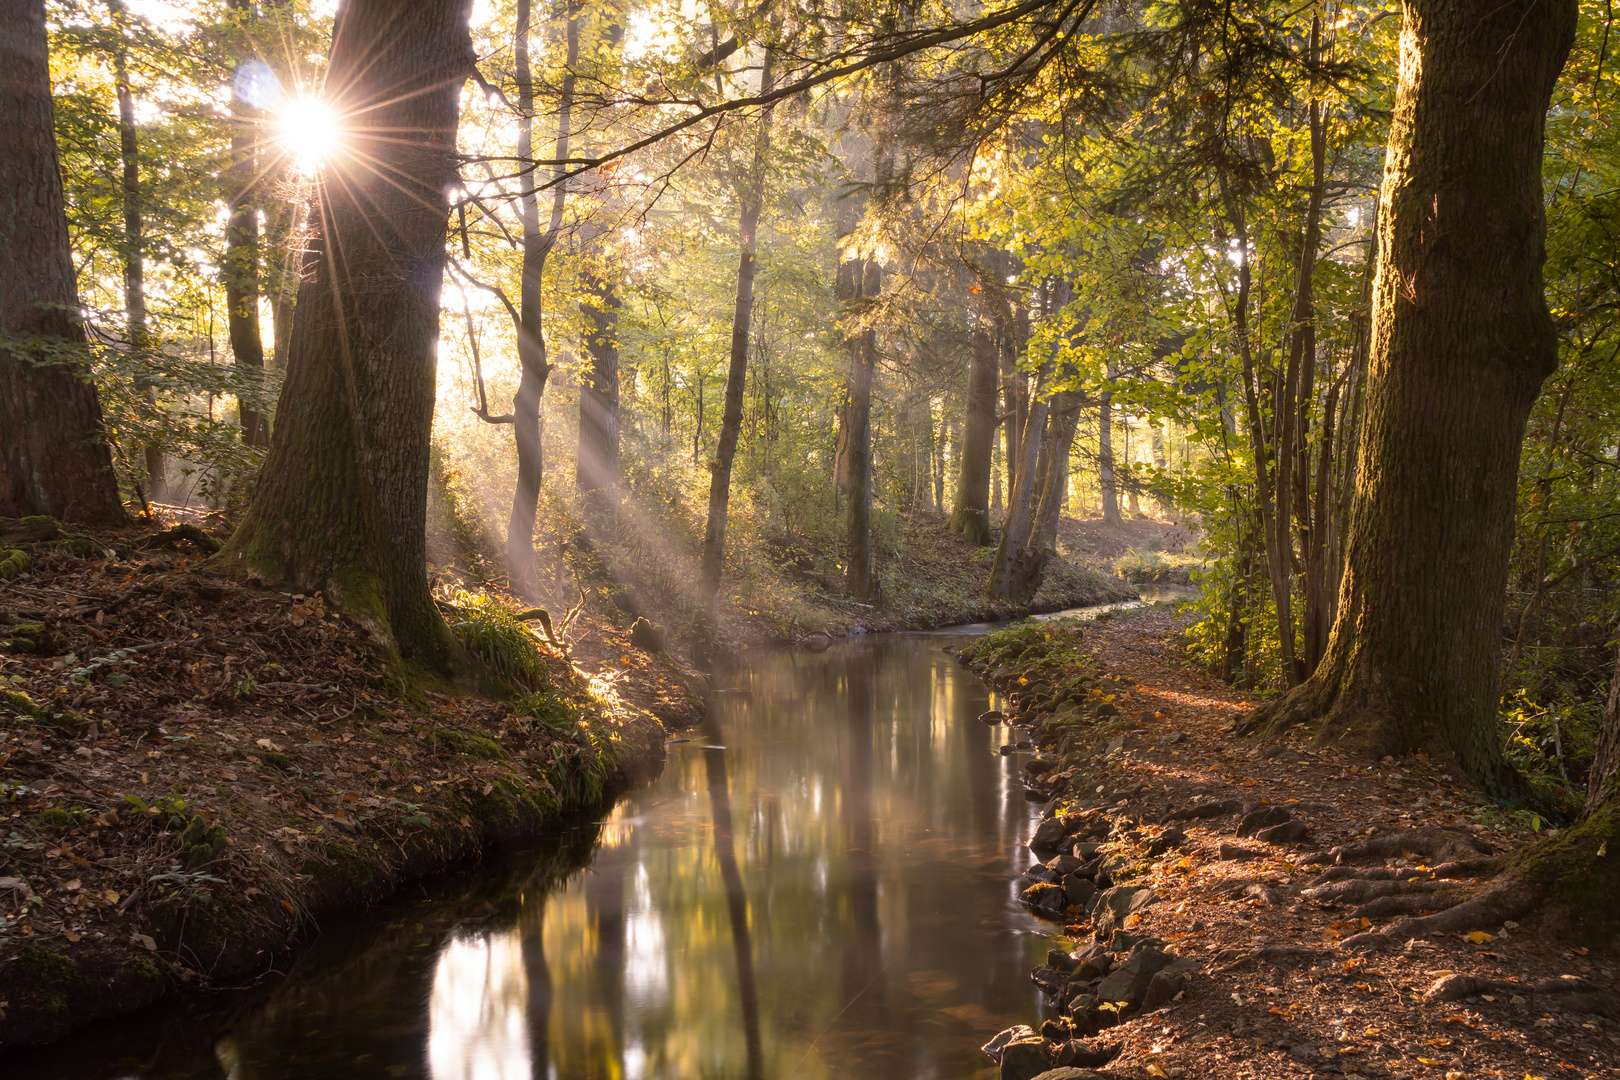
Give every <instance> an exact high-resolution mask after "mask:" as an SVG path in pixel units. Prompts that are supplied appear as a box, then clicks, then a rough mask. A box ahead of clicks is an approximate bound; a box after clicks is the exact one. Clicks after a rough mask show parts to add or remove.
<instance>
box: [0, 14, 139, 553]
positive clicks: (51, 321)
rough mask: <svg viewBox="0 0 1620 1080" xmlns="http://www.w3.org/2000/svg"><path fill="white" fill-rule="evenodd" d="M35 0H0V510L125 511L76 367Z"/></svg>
mask: <svg viewBox="0 0 1620 1080" xmlns="http://www.w3.org/2000/svg"><path fill="white" fill-rule="evenodd" d="M78 310H79V292H78V287H77V284H76V283H75V279H74V276H73V257H72V253H71V250H70V249H69V246H68V227H67V214H66V212H65V210H64V207H63V202H62V174H61V171H60V169H59V167H58V164H57V156H56V129H55V126H54V122H53V119H52V115H51V77H50V67H49V63H48V58H47V46H46V38H45V5H44V4H43V3H28V2H19V3H7V4H4V5H0V514H3V515H5V516H7V517H23V516H26V515H29V514H49V515H50V516H52V517H56V518H61V519H63V520H65V521H77V522H83V523H85V524H105V523H114V522H119V521H122V520H124V516H125V515H124V509H123V507H122V506H121V505H120V504H119V501H118V482H117V479H116V478H115V477H114V475H113V470H112V454H111V453H110V452H109V450H108V448H107V443H106V441H105V439H104V438H103V436H102V426H101V403H100V401H99V400H98V398H97V396H96V389H95V386H94V384H92V383H91V382H90V381H89V380H88V379H87V378H86V377H85V376H86V371H85V368H84V359H85V357H84V355H83V353H82V352H81V351H80V350H81V349H82V346H83V343H84V328H83V326H82V325H81V324H80V323H79V318H78V314H77V313H78Z"/></svg>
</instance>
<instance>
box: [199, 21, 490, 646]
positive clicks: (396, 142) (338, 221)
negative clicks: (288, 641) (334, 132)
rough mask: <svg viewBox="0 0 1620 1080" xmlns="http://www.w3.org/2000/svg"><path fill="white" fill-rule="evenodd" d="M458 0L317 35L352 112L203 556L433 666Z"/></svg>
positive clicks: (460, 54) (463, 35) (440, 632)
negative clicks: (220, 518)
mask: <svg viewBox="0 0 1620 1080" xmlns="http://www.w3.org/2000/svg"><path fill="white" fill-rule="evenodd" d="M471 3H472V0H422V2H421V3H416V4H411V5H408V6H404V7H401V6H397V5H394V4H390V3H386V2H385V0H350V2H349V3H348V4H347V5H345V7H344V8H343V9H342V12H341V14H340V16H339V18H338V20H337V23H336V25H335V26H334V28H333V38H332V50H331V56H330V62H329V72H328V79H327V86H328V87H329V88H332V92H333V93H334V94H335V95H336V96H337V100H335V101H334V103H333V104H334V107H335V108H336V109H337V110H338V113H339V115H341V116H347V117H354V118H361V119H360V120H359V121H358V122H357V123H355V124H354V126H353V127H351V128H350V129H349V130H348V131H346V132H345V134H344V141H345V145H344V147H343V149H342V150H341V151H340V152H339V153H338V154H337V155H336V156H335V157H334V158H333V159H332V160H331V161H329V162H328V163H327V164H326V166H325V169H324V172H323V175H322V176H321V177H320V178H319V179H318V181H317V185H316V196H315V199H316V206H315V210H314V211H313V213H312V214H311V228H312V232H313V233H314V235H313V237H312V239H311V244H310V249H309V252H308V255H307V256H306V261H305V266H304V274H303V281H304V283H303V285H302V287H301V288H300V289H299V294H298V308H297V313H296V315H295V316H294V326H293V336H292V343H291V347H290V350H289V352H290V356H289V362H288V366H287V381H286V385H285V387H284V388H283V390H282V395H281V405H280V409H279V416H280V422H279V423H278V424H277V430H276V437H275V440H274V444H273V445H272V446H271V449H270V455H269V458H268V460H267V461H266V462H265V467H264V469H263V471H262V472H261V474H260V477H259V483H258V487H257V489H256V490H255V491H254V493H253V498H252V501H251V502H250V503H249V505H248V511H247V515H246V517H245V519H244V520H243V522H242V526H241V528H239V529H238V530H237V532H236V535H235V536H233V537H232V538H231V541H230V543H229V544H227V545H226V547H225V550H224V551H222V552H221V553H220V555H219V559H220V561H221V562H222V563H223V564H225V565H227V566H231V567H235V568H237V569H239V570H240V571H242V572H244V573H246V574H247V575H249V576H250V577H253V578H257V579H260V580H262V581H266V582H269V583H273V584H276V585H279V586H280V587H282V588H284V589H290V590H293V591H302V592H310V591H314V590H317V589H319V590H323V591H325V592H326V593H327V595H328V597H329V598H330V600H331V601H332V602H333V603H334V604H335V605H336V606H338V607H341V608H342V609H343V610H345V611H347V612H349V613H350V614H351V615H353V616H354V617H355V618H356V619H358V620H359V621H360V622H361V623H362V624H364V625H365V626H366V627H367V628H368V629H369V630H370V631H371V632H372V633H373V634H375V635H376V636H377V637H378V638H379V639H381V640H382V641H383V642H385V643H390V644H393V645H395V646H396V647H397V648H398V650H399V653H400V654H401V655H403V656H405V657H407V658H415V659H420V660H423V661H426V662H428V663H432V664H442V663H444V662H445V661H447V659H448V656H449V637H448V634H447V632H446V630H445V626H444V622H443V620H442V619H440V617H439V615H438V613H437V611H436V610H435V608H434V606H433V599H432V597H431V595H430V594H429V592H428V583H427V545H426V512H427V484H428V471H429V461H428V448H429V436H430V433H431V429H432V424H433V403H434V376H435V355H434V354H435V346H436V343H437V340H438V328H439V291H440V287H441V285H442V282H443V276H444V264H445V245H444V239H445V224H446V218H447V216H448V213H449V202H448V193H449V192H450V191H451V190H453V189H454V187H455V185H456V184H457V183H458V177H457V173H456V154H455V151H456V123H457V119H458V115H459V106H460V96H461V85H462V83H463V82H464V81H465V79H466V77H467V75H468V73H469V71H470V70H471V64H472V51H471V43H470V42H469V40H468V34H467V19H468V13H469V9H470V7H471ZM362 125H363V126H362Z"/></svg>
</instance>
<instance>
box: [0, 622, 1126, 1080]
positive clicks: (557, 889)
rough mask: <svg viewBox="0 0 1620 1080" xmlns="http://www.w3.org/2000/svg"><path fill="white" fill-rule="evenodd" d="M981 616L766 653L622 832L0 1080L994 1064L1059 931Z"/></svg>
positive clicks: (340, 935)
mask: <svg viewBox="0 0 1620 1080" xmlns="http://www.w3.org/2000/svg"><path fill="white" fill-rule="evenodd" d="M1120 606H1121V605H1107V606H1106V607H1108V608H1109V609H1116V608H1118V607H1120ZM1130 606H1139V605H1130ZM987 629H990V627H989V626H985V625H980V626H971V627H960V628H956V629H953V630H948V631H936V632H933V633H900V634H880V635H872V636H869V637H865V638H854V639H847V640H844V641H840V642H837V643H835V644H834V645H832V647H831V648H829V649H827V650H826V651H824V652H820V653H816V652H812V651H809V650H806V649H795V650H787V651H770V652H766V651H760V652H759V653H757V654H749V655H748V657H747V658H746V659H745V660H741V661H739V662H737V663H736V664H734V666H732V667H730V668H729V669H728V670H726V671H725V672H723V673H722V675H721V676H720V678H719V680H718V682H719V685H720V686H721V687H722V688H723V689H722V690H721V692H720V693H718V694H717V695H716V698H717V700H716V704H715V707H714V708H713V710H712V712H711V714H710V717H709V719H708V721H707V722H706V723H705V724H704V725H703V726H701V727H700V728H697V729H694V730H691V731H688V732H685V733H682V736H683V737H677V738H675V739H674V740H673V741H672V742H671V744H670V746H669V757H668V762H667V764H666V766H665V768H664V771H663V773H662V775H661V776H660V777H659V778H658V779H657V780H656V781H654V782H653V783H651V784H650V785H648V786H646V787H644V788H642V789H640V790H637V791H634V792H632V793H631V794H629V795H627V796H626V797H625V798H624V799H622V800H621V801H620V802H619V803H618V805H617V806H616V807H615V808H614V809H613V810H612V812H611V813H610V814H608V815H607V816H606V818H605V819H603V820H600V821H583V822H580V823H578V824H577V825H576V826H575V827H574V828H572V829H571V830H568V831H567V832H565V833H563V834H559V835H553V836H550V837H547V838H545V839H543V840H542V841H540V842H538V843H537V844H536V845H534V846H532V847H529V848H527V849H524V850H507V851H504V852H501V853H498V854H497V855H494V856H492V857H491V858H489V859H486V860H485V862H484V863H483V864H481V865H480V866H479V867H478V868H477V869H476V870H471V871H467V872H464V873H462V874H459V875H454V876H451V877H448V878H441V879H439V880H437V881H432V882H428V883H424V884H420V885H417V886H413V887H411V888H407V889H406V890H405V891H403V892H402V893H401V894H400V896H399V898H397V899H396V900H395V901H393V902H391V903H389V904H387V905H384V906H382V907H380V908H377V909H374V910H372V911H370V912H367V913H363V914H358V915H353V916H348V917H344V918H339V919H328V920H326V921H325V922H324V923H323V925H322V926H321V928H320V931H319V935H318V938H317V939H316V940H315V941H313V942H312V943H311V944H309V945H307V946H306V947H304V948H302V949H300V950H298V951H297V952H296V953H294V954H293V955H291V956H284V957H281V958H279V959H277V960H276V961H275V962H274V965H273V966H272V964H271V962H270V961H269V960H268V959H267V961H266V967H267V974H266V976H265V977H264V978H263V979H262V980H261V981H260V983H259V985H258V986H257V987H255V988H252V989H248V990H236V991H227V992H223V993H218V994H214V995H211V996H206V997H202V998H198V997H196V996H191V997H188V998H187V999H185V1000H183V1001H181V1000H171V1001H169V1002H165V1003H163V1004H159V1005H157V1006H154V1007H152V1008H150V1009H148V1010H146V1011H144V1012H140V1013H136V1014H134V1015H132V1016H130V1017H128V1018H125V1019H123V1020H119V1021H114V1022H109V1023H104V1024H102V1025H99V1026H96V1027H92V1028H89V1029H86V1030H85V1031H84V1032H82V1033H81V1034H80V1035H78V1036H76V1037H74V1038H72V1039H69V1040H67V1041H66V1042H65V1043H63V1044H59V1045H56V1046H51V1047H47V1048H43V1049H41V1050H38V1051H33V1052H31V1053H29V1054H27V1055H25V1056H21V1057H19V1058H16V1059H13V1060H12V1061H11V1062H10V1063H9V1066H8V1075H9V1076H11V1077H13V1078H14V1080H23V1078H34V1077H39V1078H44V1077H47V1076H51V1077H58V1076H65V1075H72V1076H76V1077H83V1078H108V1080H111V1078H114V1077H118V1078H126V1077H128V1078H135V1077H139V1078H143V1080H146V1078H150V1080H159V1078H163V1080H180V1078H192V1077H197V1078H201V1077H228V1078H230V1080H269V1078H280V1077H298V1078H300V1080H319V1078H326V1077H333V1078H336V1077H355V1078H360V1077H387V1078H402V1077H431V1078H434V1080H452V1078H453V1080H461V1078H469V1080H470V1078H474V1077H476V1078H480V1080H486V1078H515V1077H559V1078H561V1077H566V1078H587V1077H589V1078H595V1077H602V1078H609V1077H625V1078H627V1080H633V1078H636V1077H677V1076H680V1077H697V1076H708V1077H771V1078H773V1080H778V1078H780V1080H786V1078H789V1077H802V1078H805V1080H813V1078H820V1077H852V1078H853V1077H861V1078H866V1077H880V1076H881V1077H888V1076H894V1077H900V1076H904V1077H933V1078H941V1080H943V1078H948V1077H969V1076H977V1075H981V1074H984V1073H985V1072H986V1070H987V1068H988V1069H993V1068H994V1066H993V1064H992V1063H991V1062H990V1061H989V1060H988V1059H987V1058H986V1057H985V1055H984V1054H983V1053H981V1052H980V1050H979V1046H980V1044H982V1043H983V1042H984V1041H985V1040H986V1039H987V1038H989V1037H990V1036H991V1035H993V1034H994V1033H995V1032H997V1031H998V1030H1001V1029H1003V1028H1006V1027H1007V1026H1009V1025H1010V1024H1013V1023H1018V1022H1023V1021H1028V1020H1030V1019H1031V1018H1032V1017H1035V1016H1037V1015H1038V1014H1039V1013H1040V1010H1041V1004H1040V994H1039V992H1038V991H1037V989H1036V988H1035V986H1034V985H1032V984H1031V982H1030V980H1029V976H1028V972H1029V969H1030V968H1031V967H1032V966H1033V965H1035V964H1037V963H1039V962H1040V960H1041V958H1042V957H1044V956H1045V954H1046V951H1047V950H1048V948H1050V947H1052V945H1053V942H1054V939H1053V937H1052V934H1053V932H1054V931H1055V930H1057V928H1056V927H1053V926H1052V925H1051V924H1049V923H1042V922H1040V921H1039V920H1037V919H1035V918H1034V917H1032V916H1031V915H1030V914H1029V913H1028V912H1027V911H1026V909H1024V908H1023V907H1022V906H1020V905H1019V904H1018V902H1017V886H1016V885H1015V884H1014V882H1013V880H1012V879H1013V875H1014V874H1015V873H1016V867H1015V864H1017V865H1019V866H1021V865H1022V862H1023V861H1027V856H1026V855H1023V854H1022V853H1021V849H1022V845H1023V842H1024V841H1025V840H1026V839H1027V838H1028V836H1029V835H1030V832H1031V830H1032V828H1033V826H1034V825H1035V824H1036V823H1038V821H1039V811H1040V804H1038V803H1031V802H1029V801H1028V800H1027V799H1026V798H1025V792H1024V788H1023V786H1022V785H1021V783H1020V782H1019V777H1018V768H1019V764H1020V762H1021V760H1023V755H1012V754H1002V753H1000V752H999V744H1000V743H1003V742H1005V741H1007V740H1009V739H1012V738H1016V737H1017V736H1015V735H1014V734H1012V729H1010V728H1007V727H1003V726H987V725H985V724H983V723H981V722H979V720H978V719H977V717H978V716H979V714H981V713H982V712H984V711H986V710H989V709H994V708H998V707H999V702H998V699H997V696H996V695H995V694H994V693H993V692H992V691H990V690H988V689H987V688H986V687H985V686H984V685H983V684H982V683H980V682H979V681H978V680H977V679H976V678H974V676H973V675H972V674H970V673H969V672H967V671H965V670H963V669H962V668H961V667H959V666H958V665H957V663H956V661H955V660H954V659H953V657H952V656H951V655H949V654H948V653H947V652H946V649H947V647H951V646H954V645H959V644H962V643H963V642H965V641H966V640H967V638H968V637H969V636H971V635H974V634H978V633H982V632H984V631H985V630H987Z"/></svg>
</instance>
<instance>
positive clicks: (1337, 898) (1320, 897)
mask: <svg viewBox="0 0 1620 1080" xmlns="http://www.w3.org/2000/svg"><path fill="white" fill-rule="evenodd" d="M1426 877H1427V875H1425V878H1426ZM1455 888H1456V886H1455V885H1453V884H1451V883H1450V882H1449V881H1443V880H1435V881H1429V880H1414V879H1412V878H1405V879H1387V878H1386V879H1384V880H1367V879H1365V878H1358V879H1355V880H1351V881H1334V882H1330V883H1329V884H1327V885H1317V886H1313V887H1312V888H1309V889H1306V890H1304V892H1302V893H1301V894H1300V895H1301V896H1305V897H1308V898H1309V899H1311V900H1315V901H1317V902H1319V903H1324V904H1365V903H1367V902H1369V901H1372V900H1379V899H1386V898H1388V897H1392V896H1412V895H1416V896H1432V895H1433V894H1435V893H1437V892H1445V891H1448V890H1453V889H1455Z"/></svg>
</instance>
